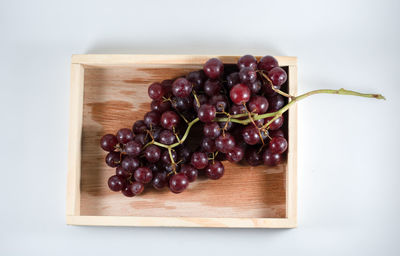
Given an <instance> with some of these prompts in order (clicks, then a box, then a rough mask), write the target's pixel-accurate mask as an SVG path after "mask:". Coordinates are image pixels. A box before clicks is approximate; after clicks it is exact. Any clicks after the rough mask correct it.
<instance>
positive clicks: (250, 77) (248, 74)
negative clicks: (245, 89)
mask: <svg viewBox="0 0 400 256" xmlns="http://www.w3.org/2000/svg"><path fill="white" fill-rule="evenodd" d="M239 78H240V81H241V82H242V83H244V84H249V83H254V82H255V81H256V80H257V72H256V71H255V70H254V69H252V68H242V69H241V70H240V71H239Z"/></svg>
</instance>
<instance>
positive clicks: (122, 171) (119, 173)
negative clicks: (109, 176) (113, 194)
mask: <svg viewBox="0 0 400 256" xmlns="http://www.w3.org/2000/svg"><path fill="white" fill-rule="evenodd" d="M115 174H116V175H117V176H121V177H124V178H129V177H130V176H131V175H132V173H131V172H129V171H127V170H125V169H124V168H122V166H118V167H117V169H115Z"/></svg>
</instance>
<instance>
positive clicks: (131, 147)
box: [124, 141, 142, 156]
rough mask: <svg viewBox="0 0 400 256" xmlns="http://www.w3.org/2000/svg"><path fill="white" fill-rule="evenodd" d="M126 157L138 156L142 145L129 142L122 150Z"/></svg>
mask: <svg viewBox="0 0 400 256" xmlns="http://www.w3.org/2000/svg"><path fill="white" fill-rule="evenodd" d="M124 151H125V153H126V154H127V155H130V156H139V155H140V152H141V151H142V145H141V144H140V143H139V142H137V141H129V142H128V143H127V144H126V145H125V148H124Z"/></svg>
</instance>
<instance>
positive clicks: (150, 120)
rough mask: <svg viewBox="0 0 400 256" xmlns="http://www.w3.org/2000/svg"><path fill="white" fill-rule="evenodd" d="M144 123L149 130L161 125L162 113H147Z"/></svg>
mask: <svg viewBox="0 0 400 256" xmlns="http://www.w3.org/2000/svg"><path fill="white" fill-rule="evenodd" d="M144 123H145V124H146V126H147V127H148V128H151V127H154V126H157V125H159V124H160V113H158V112H157V111H150V112H147V113H146V115H145V116H144Z"/></svg>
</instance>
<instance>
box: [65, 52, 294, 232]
mask: <svg viewBox="0 0 400 256" xmlns="http://www.w3.org/2000/svg"><path fill="white" fill-rule="evenodd" d="M211 57H215V56H192V55H74V56H72V65H71V95H70V97H71V101H70V127H69V149H68V184H67V224H72V225H104V226H179V227H246V228H289V227H295V226H296V224H297V206H296V204H297V203H296V201H297V195H296V179H297V177H296V168H297V166H296V162H297V149H296V147H297V109H296V106H294V107H293V108H291V109H290V111H289V114H288V116H287V119H288V120H287V123H288V125H287V127H286V129H288V131H287V132H288V141H289V149H288V154H287V160H285V161H284V162H283V163H282V164H280V165H279V166H276V167H274V168H271V167H267V166H258V167H251V166H241V165H237V164H230V163H228V162H224V165H225V175H224V176H223V177H222V178H221V179H220V180H216V181H213V180H207V179H200V180H199V181H196V182H195V183H191V184H190V186H189V189H188V190H187V191H185V192H184V193H181V194H173V193H171V192H169V190H168V189H165V191H162V192H160V191H155V190H154V189H147V190H145V193H144V194H143V195H141V196H138V197H133V198H127V197H124V196H123V195H122V194H121V193H115V192H112V191H110V190H109V189H108V187H107V179H108V177H109V176H111V175H113V173H114V171H115V170H114V169H113V168H109V167H107V166H106V165H105V163H104V157H105V155H106V154H105V152H104V151H102V150H101V148H100V147H99V140H100V138H101V136H102V135H104V134H105V133H115V132H116V131H117V130H118V129H119V128H122V127H129V128H130V127H132V124H133V122H134V121H135V120H138V119H142V118H143V115H144V114H145V113H146V112H147V111H149V109H150V98H149V97H148V95H147V87H148V85H149V84H150V83H152V82H155V81H161V80H163V79H170V78H174V77H177V76H180V75H184V74H186V73H188V72H190V71H192V70H198V69H201V68H202V65H203V64H204V63H205V62H206V61H207V60H208V59H209V58H211ZM217 57H218V58H220V59H221V60H222V61H223V62H224V63H225V64H229V63H236V62H237V60H238V58H239V56H217ZM276 58H277V60H278V61H279V64H280V65H281V66H284V67H285V68H286V69H287V70H288V77H289V78H288V83H287V84H288V91H289V92H290V93H291V94H294V95H296V94H297V59H296V58H295V57H276Z"/></svg>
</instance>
